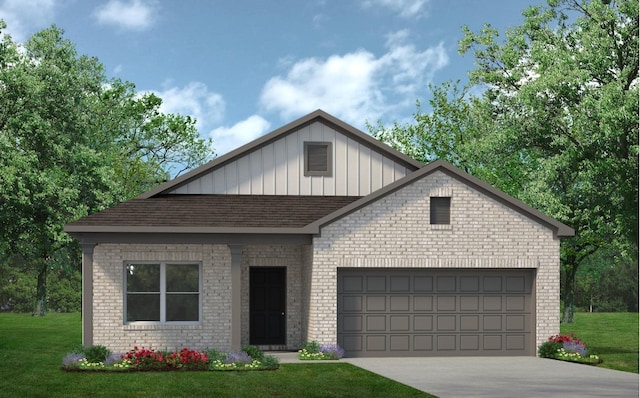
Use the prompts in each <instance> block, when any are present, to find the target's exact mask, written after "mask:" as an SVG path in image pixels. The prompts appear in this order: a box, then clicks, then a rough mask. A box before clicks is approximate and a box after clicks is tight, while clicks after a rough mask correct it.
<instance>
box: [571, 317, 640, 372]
mask: <svg viewBox="0 0 640 398" xmlns="http://www.w3.org/2000/svg"><path fill="white" fill-rule="evenodd" d="M560 331H561V332H562V333H567V334H571V333H574V334H575V335H576V336H578V337H579V338H580V340H582V341H584V342H585V343H587V346H588V347H589V349H590V350H591V351H593V352H595V353H598V355H599V356H600V358H601V359H602V361H603V362H602V363H601V364H600V365H598V366H599V367H603V368H609V369H616V370H624V371H625V372H633V373H638V346H639V344H638V340H639V339H638V336H639V332H640V330H639V325H638V313H637V312H613V313H597V312H594V313H587V312H577V313H575V316H574V323H570V324H569V323H563V324H561V325H560Z"/></svg>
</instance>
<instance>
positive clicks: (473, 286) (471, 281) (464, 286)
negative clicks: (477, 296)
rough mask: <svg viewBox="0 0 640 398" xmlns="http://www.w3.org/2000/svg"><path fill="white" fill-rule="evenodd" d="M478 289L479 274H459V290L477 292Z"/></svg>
mask: <svg viewBox="0 0 640 398" xmlns="http://www.w3.org/2000/svg"><path fill="white" fill-rule="evenodd" d="M479 291H480V277H479V276H461V277H460V292H462V293H478V292H479Z"/></svg>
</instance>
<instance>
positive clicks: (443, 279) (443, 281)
mask: <svg viewBox="0 0 640 398" xmlns="http://www.w3.org/2000/svg"><path fill="white" fill-rule="evenodd" d="M436 281H437V284H436V286H437V287H436V289H437V291H438V292H439V293H442V292H455V291H456V277H455V276H439V277H437V278H436Z"/></svg>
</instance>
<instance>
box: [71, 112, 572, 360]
mask: <svg viewBox="0 0 640 398" xmlns="http://www.w3.org/2000/svg"><path fill="white" fill-rule="evenodd" d="M65 230H66V231H67V232H68V233H70V234H71V235H72V236H74V237H75V238H76V239H78V240H79V241H80V242H81V243H82V248H83V259H82V261H83V265H82V267H83V306H82V308H83V325H82V330H83V343H84V344H85V345H91V344H102V345H105V346H107V347H109V348H110V349H112V350H115V351H125V350H129V349H130V348H131V347H133V346H135V345H144V346H152V347H155V348H168V349H174V348H180V347H183V346H188V347H191V348H197V349H205V348H217V349H220V350H236V349H239V347H241V346H243V345H246V344H253V345H257V346H259V347H261V348H263V349H269V350H296V349H299V348H300V347H301V346H302V345H303V344H304V343H305V342H307V341H311V340H316V341H318V342H320V343H335V342H337V343H339V344H340V345H341V346H342V347H343V348H344V349H345V351H346V355H348V356H453V355H458V356H461V355H462V356H471V355H484V356H486V355H535V353H536V347H537V346H538V345H539V344H541V343H542V342H543V341H545V340H546V338H547V337H548V336H550V335H553V334H556V333H558V332H559V312H560V308H559V295H560V282H559V275H560V272H559V250H560V238H561V237H563V236H571V235H573V230H572V229H571V228H569V227H568V226H566V225H564V224H562V223H560V222H558V221H556V220H554V219H552V218H550V217H548V216H546V215H545V214H543V213H541V212H539V211H537V210H535V209H533V208H531V207H529V206H527V205H525V204H524V203H522V202H520V201H518V200H516V199H514V198H512V197H510V196H508V195H506V194H504V193H503V192H500V191H498V190H496V189H495V188H493V187H491V186H489V185H488V184H486V183H484V182H483V181H480V180H479V179H477V178H475V177H473V176H471V175H468V174H466V173H464V172H463V171H461V170H459V169H457V168H455V167H453V166H452V165H450V164H448V163H446V162H443V161H436V162H433V163H431V164H428V165H423V164H421V163H420V162H417V161H415V160H413V159H411V158H409V157H407V156H405V155H404V154H402V153H400V152H398V151H396V150H394V149H392V148H390V147H388V146H387V145H384V144H382V143H380V142H378V141H376V140H375V139H373V138H371V137H370V136H368V135H367V134H365V133H363V132H361V131H359V130H357V129H355V128H354V127H352V126H350V125H348V124H346V123H344V122H342V121H340V120H338V119H336V118H335V117H333V116H331V115H329V114H327V113H325V112H323V111H320V110H318V111H315V112H313V113H311V114H309V115H307V116H304V117H302V118H300V119H298V120H296V121H294V122H292V123H290V124H287V125H286V126H284V127H282V128H279V129H277V130H275V131H273V132H271V133H270V134H268V135H265V136H263V137H261V138H259V139H257V140H255V141H253V142H251V143H249V144H247V145H245V146H243V147H241V148H239V149H237V150H235V151H233V152H230V153H228V154H226V155H224V156H221V157H219V158H217V159H215V160H213V161H211V162H209V163H207V164H205V165H203V166H201V167H199V168H197V169H195V170H193V171H191V172H189V173H187V174H185V175H183V176H180V177H178V178H176V179H174V180H172V181H169V182H167V183H165V184H163V185H160V186H159V187H157V188H155V189H153V190H151V191H149V192H146V193H144V194H142V195H141V196H139V197H137V198H135V199H132V200H130V201H127V202H124V203H121V204H119V205H117V206H114V207H112V208H109V209H107V210H104V211H102V212H100V213H97V214H93V215H90V216H87V217H84V218H82V219H80V220H78V221H76V222H73V223H70V224H68V225H66V226H65Z"/></svg>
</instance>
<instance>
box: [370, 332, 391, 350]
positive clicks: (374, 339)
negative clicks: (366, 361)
mask: <svg viewBox="0 0 640 398" xmlns="http://www.w3.org/2000/svg"><path fill="white" fill-rule="evenodd" d="M366 342H367V350H368V351H373V352H375V351H381V352H382V351H386V350H387V336H384V335H369V336H366Z"/></svg>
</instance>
